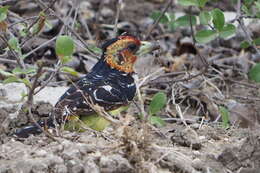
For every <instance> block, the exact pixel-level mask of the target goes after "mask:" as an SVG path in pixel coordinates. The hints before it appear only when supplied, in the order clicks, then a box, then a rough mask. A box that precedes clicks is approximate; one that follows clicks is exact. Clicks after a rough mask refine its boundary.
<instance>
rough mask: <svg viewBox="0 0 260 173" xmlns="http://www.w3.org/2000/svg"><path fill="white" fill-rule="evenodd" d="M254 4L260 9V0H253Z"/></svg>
mask: <svg viewBox="0 0 260 173" xmlns="http://www.w3.org/2000/svg"><path fill="white" fill-rule="evenodd" d="M255 6H256V8H257V9H258V11H260V1H259V0H258V1H255Z"/></svg>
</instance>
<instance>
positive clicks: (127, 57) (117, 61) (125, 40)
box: [102, 35, 159, 73]
mask: <svg viewBox="0 0 260 173" xmlns="http://www.w3.org/2000/svg"><path fill="white" fill-rule="evenodd" d="M158 48H159V45H158V44H156V43H150V42H146V41H140V40H138V39H137V38H135V37H133V36H125V35H124V36H119V37H117V38H114V39H111V40H109V41H107V42H106V43H105V44H104V45H103V46H102V49H103V57H104V61H106V63H107V64H108V65H109V66H110V67H111V68H114V69H117V70H119V71H123V72H126V73H132V72H134V70H133V66H134V63H135V62H136V59H137V57H138V55H139V56H140V55H143V54H146V53H149V52H151V51H153V50H155V49H158Z"/></svg>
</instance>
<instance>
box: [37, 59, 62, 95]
mask: <svg viewBox="0 0 260 173" xmlns="http://www.w3.org/2000/svg"><path fill="white" fill-rule="evenodd" d="M61 67H62V64H61V62H60V61H58V63H57V65H56V67H55V71H54V72H53V73H52V74H51V76H50V77H49V79H48V80H47V81H46V82H45V83H44V84H43V85H42V86H41V87H40V88H39V89H38V90H37V91H36V92H35V93H34V94H37V93H39V92H40V91H41V90H42V89H43V88H45V87H46V86H47V85H48V84H49V83H50V82H51V80H52V79H53V78H54V77H55V75H56V74H57V73H58V72H59V71H60V69H61Z"/></svg>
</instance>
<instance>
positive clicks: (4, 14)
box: [0, 6, 9, 22]
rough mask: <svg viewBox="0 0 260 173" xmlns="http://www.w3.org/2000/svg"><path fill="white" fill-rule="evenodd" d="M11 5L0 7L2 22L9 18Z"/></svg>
mask: <svg viewBox="0 0 260 173" xmlns="http://www.w3.org/2000/svg"><path fill="white" fill-rule="evenodd" d="M8 8H9V6H4V7H1V8H0V22H2V21H4V20H5V19H6V18H7V12H8Z"/></svg>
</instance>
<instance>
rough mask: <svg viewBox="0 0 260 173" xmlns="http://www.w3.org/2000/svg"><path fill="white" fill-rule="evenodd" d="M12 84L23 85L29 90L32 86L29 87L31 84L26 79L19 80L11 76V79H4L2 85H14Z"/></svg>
mask: <svg viewBox="0 0 260 173" xmlns="http://www.w3.org/2000/svg"><path fill="white" fill-rule="evenodd" d="M14 82H16V83H24V84H25V85H26V86H27V87H29V88H31V87H32V85H31V83H30V81H29V80H27V79H25V78H24V79H21V78H19V77H17V76H11V77H8V78H7V79H5V80H4V81H3V83H4V84H7V83H14Z"/></svg>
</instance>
